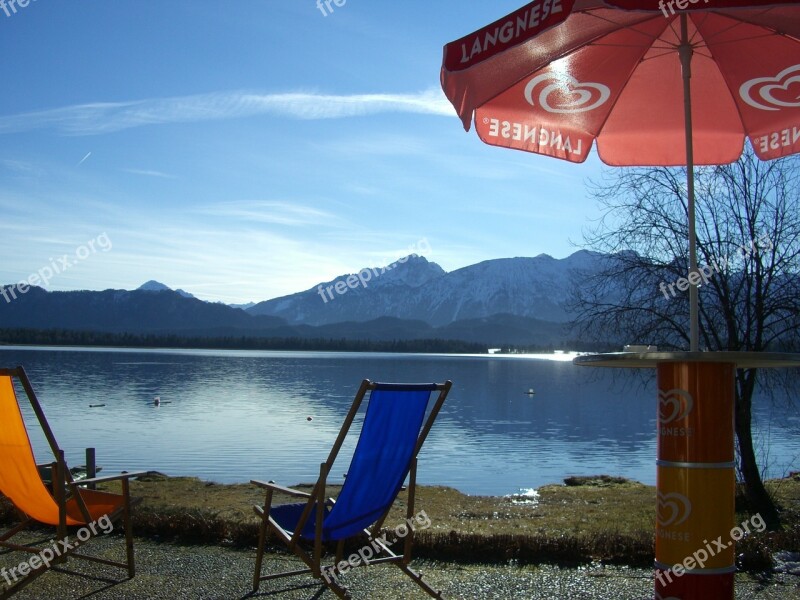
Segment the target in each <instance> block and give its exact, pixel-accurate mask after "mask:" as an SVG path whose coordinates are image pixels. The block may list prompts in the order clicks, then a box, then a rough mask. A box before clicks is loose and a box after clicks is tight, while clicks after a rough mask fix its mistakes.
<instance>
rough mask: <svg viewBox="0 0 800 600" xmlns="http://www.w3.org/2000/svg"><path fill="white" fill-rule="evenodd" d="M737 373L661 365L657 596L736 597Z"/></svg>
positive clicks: (730, 367)
mask: <svg viewBox="0 0 800 600" xmlns="http://www.w3.org/2000/svg"><path fill="white" fill-rule="evenodd" d="M734 374H735V365H734V364H728V363H711V362H709V363H704V362H664V363H660V364H659V365H658V463H657V464H658V473H657V480H656V488H657V492H656V493H657V496H658V505H657V517H656V573H655V590H656V598H680V599H681V600H701V599H702V600H708V599H713V600H732V599H733V576H734V573H735V570H736V567H735V553H734V541H733V540H732V539H731V537H730V532H731V529H732V528H733V526H734V520H735V511H734V492H735V485H736V475H735V470H734V446H733V439H734V423H733V418H734V402H735V391H734V385H735V382H734Z"/></svg>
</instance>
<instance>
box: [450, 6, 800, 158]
mask: <svg viewBox="0 0 800 600" xmlns="http://www.w3.org/2000/svg"><path fill="white" fill-rule="evenodd" d="M681 17H683V18H684V20H685V24H686V29H687V31H686V36H687V39H686V40H685V41H686V42H687V44H684V43H682V34H681ZM682 48H683V50H682ZM682 53H683V54H687V53H688V54H689V55H688V56H684V58H685V59H689V58H690V59H691V98H690V99H691V105H692V113H691V117H692V139H693V150H694V163H695V164H702V165H711V164H721V163H730V162H733V161H735V160H736V159H737V158H739V156H740V155H741V153H742V149H743V146H744V137H745V136H748V137H749V138H750V141H751V143H752V145H753V147H754V148H755V151H756V153H757V154H758V156H759V157H760V158H761V159H764V160H767V159H773V158H778V157H781V156H786V155H789V154H794V153H796V152H800V3H798V2H789V1H786V0H783V1H780V0H777V1H776V0H772V1H767V2H762V3H759V4H756V3H753V2H752V1H749V2H746V1H744V0H606V1H601V0H538V1H536V2H531V3H529V4H527V5H526V6H524V7H522V8H520V9H519V10H517V11H515V12H513V13H511V14H510V15H508V16H506V17H504V18H502V19H500V20H498V21H496V22H495V23H492V24H491V25H489V26H487V27H484V28H483V29H480V30H478V31H476V32H475V33H472V34H470V35H468V36H466V37H464V38H462V39H460V40H456V41H454V42H452V43H450V44H447V46H445V49H444V64H443V67H442V72H441V78H442V87H443V89H444V91H445V93H446V95H447V97H448V98H449V99H450V101H451V102H452V103H453V105H454V106H455V108H456V110H457V112H458V114H459V116H460V117H461V120H462V122H463V123H464V127H465V128H466V129H469V127H470V121H471V120H472V118H473V114H474V120H475V128H476V130H477V132H478V135H479V136H480V138H481V139H482V140H483V141H484V142H486V143H488V144H492V145H497V146H504V147H508V148H515V149H518V150H525V151H528V152H535V153H538V154H545V155H548V156H554V157H557V158H562V159H565V160H569V161H572V162H583V161H584V160H586V157H587V156H588V154H589V151H590V149H591V146H592V143H593V141H594V140H597V149H598V154H599V156H600V158H601V160H603V162H605V163H607V164H609V165H663V166H675V165H686V164H687V162H688V159H687V154H686V146H685V143H684V141H685V140H684V137H685V129H686V122H685V110H684V109H685V105H684V100H685V98H684V83H683V75H684V73H683V70H682V64H681V54H682Z"/></svg>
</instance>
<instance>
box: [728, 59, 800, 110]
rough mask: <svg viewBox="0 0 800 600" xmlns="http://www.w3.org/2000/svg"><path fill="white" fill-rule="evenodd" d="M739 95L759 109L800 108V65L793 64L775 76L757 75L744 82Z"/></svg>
mask: <svg viewBox="0 0 800 600" xmlns="http://www.w3.org/2000/svg"><path fill="white" fill-rule="evenodd" d="M739 95H740V96H741V97H742V100H744V101H745V102H746V103H747V104H749V105H750V106H752V107H753V108H757V109H759V110H772V111H774V110H781V109H782V108H800V65H793V66H791V67H788V68H786V69H784V70H783V71H781V72H780V73H778V74H777V75H776V76H775V77H756V78H755V79H751V80H749V81H746V82H744V83H743V84H742V86H741V87H740V88H739Z"/></svg>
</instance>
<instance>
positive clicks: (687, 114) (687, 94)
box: [679, 13, 700, 352]
mask: <svg viewBox="0 0 800 600" xmlns="http://www.w3.org/2000/svg"><path fill="white" fill-rule="evenodd" d="M680 19H681V44H680V46H679V54H680V58H681V71H682V73H683V112H684V120H685V124H686V127H685V129H686V194H687V198H688V208H689V215H688V218H689V351H690V352H697V351H698V350H699V338H700V327H699V311H698V305H699V295H698V290H697V285H696V284H695V283H693V281H697V282H698V283H699V277H697V275H694V273H697V234H696V231H695V216H694V143H693V140H692V85H691V79H692V46H691V44H689V28H688V25H687V16H686V13H682V14H681V16H680Z"/></svg>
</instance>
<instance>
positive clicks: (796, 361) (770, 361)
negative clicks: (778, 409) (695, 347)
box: [572, 352, 800, 369]
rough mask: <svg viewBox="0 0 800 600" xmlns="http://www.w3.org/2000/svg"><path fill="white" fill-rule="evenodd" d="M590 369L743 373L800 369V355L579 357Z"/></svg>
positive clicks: (631, 354) (622, 354) (577, 361)
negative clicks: (727, 368)
mask: <svg viewBox="0 0 800 600" xmlns="http://www.w3.org/2000/svg"><path fill="white" fill-rule="evenodd" d="M572 362H573V364H576V365H581V366H588V367H616V368H637V369H642V368H649V367H650V368H652V367H656V366H658V365H659V364H661V363H665V362H689V363H732V364H735V365H736V366H737V367H738V368H740V369H757V368H758V369H762V368H777V367H800V354H789V353H782V352H610V353H606V354H584V355H583V356H576V357H575V358H574V359H573V360H572Z"/></svg>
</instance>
